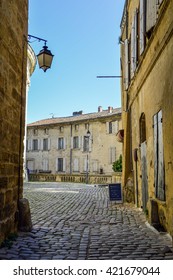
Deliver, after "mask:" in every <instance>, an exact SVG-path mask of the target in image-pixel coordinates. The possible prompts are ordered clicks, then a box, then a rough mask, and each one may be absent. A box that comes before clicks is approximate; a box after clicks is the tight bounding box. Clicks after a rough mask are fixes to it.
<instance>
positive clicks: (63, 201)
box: [0, 183, 173, 260]
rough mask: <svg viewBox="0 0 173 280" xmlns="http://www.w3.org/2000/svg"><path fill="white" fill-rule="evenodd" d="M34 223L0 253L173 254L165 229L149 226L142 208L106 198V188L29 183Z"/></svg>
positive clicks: (60, 255)
mask: <svg viewBox="0 0 173 280" xmlns="http://www.w3.org/2000/svg"><path fill="white" fill-rule="evenodd" d="M24 197H26V198H28V199H29V201H30V207H31V213H32V223H33V229H32V231H31V232H29V233H19V235H18V237H17V239H16V240H15V241H13V243H12V246H11V248H7V247H3V248H1V249H0V259H2V260H3V259H4V260H5V259H6V260H8V259H11V260H14V259H16V260H18V259H23V260H30V259H32V260H39V259H44V260H58V259H60V260H62V259H69V260H79V259H94V260H98V259H99V260H106V259H112V260H113V259H117V260H124V259H129V260H133V259H173V251H172V247H171V240H170V239H169V236H168V235H167V234H165V233H164V234H163V233H158V232H157V231H156V230H153V229H152V228H151V227H150V226H149V225H148V224H147V223H146V220H145V216H144V214H143V212H142V211H140V210H139V209H136V208H135V207H132V206H129V205H116V204H115V203H114V202H110V201H109V196H108V188H107V187H105V186H91V185H82V184H70V183H63V184H62V183H27V184H26V185H25V188H24Z"/></svg>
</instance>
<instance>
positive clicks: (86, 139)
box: [83, 136, 89, 152]
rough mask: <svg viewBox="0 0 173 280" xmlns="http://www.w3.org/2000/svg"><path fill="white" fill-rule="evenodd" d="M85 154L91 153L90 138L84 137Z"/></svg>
mask: <svg viewBox="0 0 173 280" xmlns="http://www.w3.org/2000/svg"><path fill="white" fill-rule="evenodd" d="M83 150H84V152H89V137H88V136H84V145H83Z"/></svg>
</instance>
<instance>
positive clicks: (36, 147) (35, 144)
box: [33, 139, 38, 151]
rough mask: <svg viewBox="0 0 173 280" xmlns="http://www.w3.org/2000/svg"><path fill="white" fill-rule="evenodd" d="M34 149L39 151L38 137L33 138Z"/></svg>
mask: <svg viewBox="0 0 173 280" xmlns="http://www.w3.org/2000/svg"><path fill="white" fill-rule="evenodd" d="M33 151H38V139H34V140H33Z"/></svg>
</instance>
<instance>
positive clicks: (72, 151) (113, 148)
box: [27, 106, 122, 176]
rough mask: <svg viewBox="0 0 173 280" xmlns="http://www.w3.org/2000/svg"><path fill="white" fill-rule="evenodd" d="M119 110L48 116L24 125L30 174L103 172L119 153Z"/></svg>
mask: <svg viewBox="0 0 173 280" xmlns="http://www.w3.org/2000/svg"><path fill="white" fill-rule="evenodd" d="M120 126H121V109H120V108H117V109H113V108H112V107H109V108H108V110H102V107H101V106H100V107H99V108H98V112H96V113H90V114H83V113H82V111H80V112H74V113H73V116H70V117H65V118H51V119H46V120H42V121H37V122H35V123H32V124H29V125H28V127H27V167H28V169H29V172H30V173H46V172H47V173H51V174H73V175H74V174H76V175H77V174H85V175H86V176H87V175H91V174H106V175H111V174H112V172H113V170H112V164H113V162H114V161H115V160H116V159H118V158H119V156H120V154H121V153H122V144H121V143H119V142H118V141H117V140H116V133H117V132H118V129H119V127H120Z"/></svg>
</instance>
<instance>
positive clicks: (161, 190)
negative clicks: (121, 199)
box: [154, 111, 165, 200]
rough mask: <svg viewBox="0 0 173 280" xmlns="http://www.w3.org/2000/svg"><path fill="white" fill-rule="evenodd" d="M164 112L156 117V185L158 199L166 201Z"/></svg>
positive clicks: (160, 112)
mask: <svg viewBox="0 0 173 280" xmlns="http://www.w3.org/2000/svg"><path fill="white" fill-rule="evenodd" d="M164 176H165V174H164V157H163V128H162V111H159V112H158V113H157V114H156V115H155V116H154V185H155V193H156V197H157V198H159V199H160V200H165V179H164Z"/></svg>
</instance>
